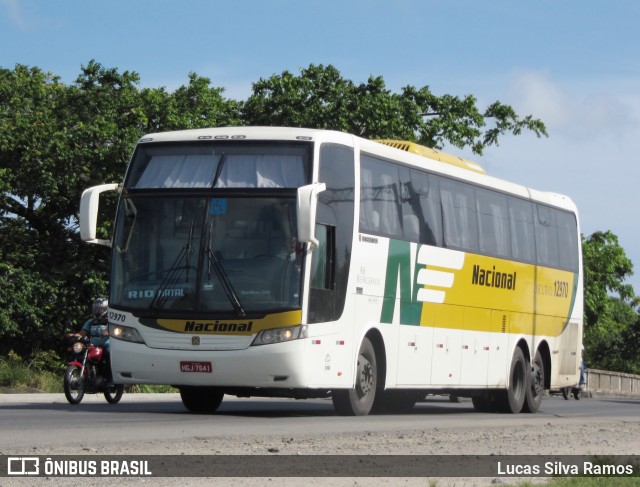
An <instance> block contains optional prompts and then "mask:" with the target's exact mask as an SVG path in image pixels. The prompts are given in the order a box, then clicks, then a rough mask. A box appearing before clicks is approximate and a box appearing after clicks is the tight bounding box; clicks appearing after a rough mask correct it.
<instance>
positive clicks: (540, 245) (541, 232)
mask: <svg viewBox="0 0 640 487" xmlns="http://www.w3.org/2000/svg"><path fill="white" fill-rule="evenodd" d="M537 210H538V211H537V214H538V218H536V250H537V262H538V265H541V266H545V267H558V264H559V252H558V228H557V227H556V222H555V220H556V219H555V212H553V211H551V208H549V207H547V206H542V205H537Z"/></svg>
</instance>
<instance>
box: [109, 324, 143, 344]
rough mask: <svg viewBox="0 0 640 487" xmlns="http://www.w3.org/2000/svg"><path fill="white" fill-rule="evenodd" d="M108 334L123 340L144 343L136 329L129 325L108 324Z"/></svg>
mask: <svg viewBox="0 0 640 487" xmlns="http://www.w3.org/2000/svg"><path fill="white" fill-rule="evenodd" d="M109 336H110V337H111V338H115V339H116V340H122V341H125V342H133V343H144V340H143V339H142V337H141V336H140V333H138V330H136V329H135V328H131V327H130V326H122V325H113V324H109Z"/></svg>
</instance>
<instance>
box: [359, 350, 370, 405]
mask: <svg viewBox="0 0 640 487" xmlns="http://www.w3.org/2000/svg"><path fill="white" fill-rule="evenodd" d="M372 387H373V367H372V366H371V362H369V361H368V360H367V359H366V358H365V357H360V361H359V362H358V384H357V388H358V392H359V396H360V397H364V396H366V395H367V394H369V393H370V392H371V389H372Z"/></svg>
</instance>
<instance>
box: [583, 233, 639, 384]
mask: <svg viewBox="0 0 640 487" xmlns="http://www.w3.org/2000/svg"><path fill="white" fill-rule="evenodd" d="M582 252H583V261H584V283H585V286H584V305H585V316H584V320H585V321H584V343H585V350H586V354H585V355H586V356H585V362H586V363H587V364H588V365H589V366H590V367H593V368H602V369H606V370H615V371H619V372H638V371H640V364H638V363H637V361H636V357H637V353H638V351H640V344H639V343H638V340H637V337H638V335H639V334H640V320H639V317H638V313H637V311H636V308H637V306H638V298H637V297H636V296H635V294H634V290H633V287H632V286H631V285H630V284H625V282H624V281H625V280H626V279H627V278H628V277H630V276H631V275H632V274H633V264H632V262H631V260H630V259H629V258H628V257H627V256H626V254H625V252H624V249H623V248H622V247H621V246H620V244H619V243H618V238H617V237H616V236H615V235H614V234H613V233H612V232H610V231H606V232H595V233H593V234H592V235H590V236H589V237H588V238H586V239H584V240H583V242H582Z"/></svg>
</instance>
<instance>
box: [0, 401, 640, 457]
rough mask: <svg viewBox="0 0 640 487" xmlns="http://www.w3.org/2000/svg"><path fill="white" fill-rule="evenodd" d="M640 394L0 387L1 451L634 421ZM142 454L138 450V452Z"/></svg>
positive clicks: (638, 418) (637, 417) (638, 414)
mask: <svg viewBox="0 0 640 487" xmlns="http://www.w3.org/2000/svg"><path fill="white" fill-rule="evenodd" d="M639 406H640V399H625V398H586V399H582V400H580V401H575V400H573V399H571V400H568V401H565V400H563V399H562V398H561V397H548V398H545V399H544V401H543V403H542V406H541V408H540V411H539V412H538V413H536V414H515V415H512V414H493V413H476V412H475V411H474V410H473V405H472V404H471V401H470V400H468V399H462V401H461V402H460V403H451V402H449V400H448V398H446V397H440V396H434V397H433V398H429V400H427V401H425V402H421V403H419V404H418V405H417V406H416V407H415V409H414V410H413V411H412V412H411V413H410V414H406V415H381V416H367V417H358V418H350V417H340V416H337V415H336V414H335V412H334V410H333V406H332V404H331V401H330V400H304V401H296V400H287V399H262V398H251V399H237V398H232V397H228V396H227V397H225V400H224V401H223V403H222V406H221V407H220V409H219V410H218V412H217V413H216V414H214V415H196V414H190V413H188V412H187V410H186V409H185V408H184V407H183V405H182V403H181V401H180V398H179V396H178V395H177V394H128V395H127V394H125V396H124V397H123V399H122V401H121V402H120V403H119V404H117V405H110V404H108V403H107V402H106V401H105V400H104V398H103V397H102V396H101V395H88V396H86V397H85V399H84V400H83V402H82V403H81V404H80V405H75V406H74V405H70V404H68V403H67V402H66V400H65V398H64V395H62V394H59V395H58V394H0V432H1V434H0V453H4V454H6V453H11V454H14V453H29V452H31V453H34V452H35V451H47V452H49V453H52V454H53V453H55V452H56V449H57V448H61V447H68V446H69V445H80V446H81V447H82V445H88V446H87V447H86V448H90V445H91V444H92V440H95V442H98V441H99V442H100V443H101V444H112V445H117V444H121V443H125V442H126V441H131V439H135V441H136V442H151V443H152V442H155V441H163V442H172V441H175V442H180V441H186V440H189V439H193V438H201V437H207V438H215V437H225V438H241V437H243V436H246V435H251V436H252V437H254V438H255V437H256V436H259V435H280V436H292V437H294V436H299V435H308V434H313V433H317V434H323V435H331V434H336V435H338V434H340V435H344V434H349V433H353V434H361V433H362V432H369V433H370V434H385V433H388V432H394V434H397V433H398V432H400V433H402V432H412V431H415V430H416V428H421V429H425V428H437V429H439V430H441V431H446V430H447V429H448V428H456V429H460V428H465V427H469V428H472V427H473V428H476V429H477V428H482V427H486V428H491V427H497V426H503V427H505V426H506V427H507V428H508V427H509V425H512V426H513V427H514V428H515V427H518V428H522V427H526V426H527V425H530V426H532V427H533V428H537V427H539V426H548V425H553V424H563V425H569V424H580V425H598V424H600V423H603V422H609V423H611V422H616V423H618V422H622V423H628V424H633V425H638V424H640V407H639ZM141 453H142V452H141Z"/></svg>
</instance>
